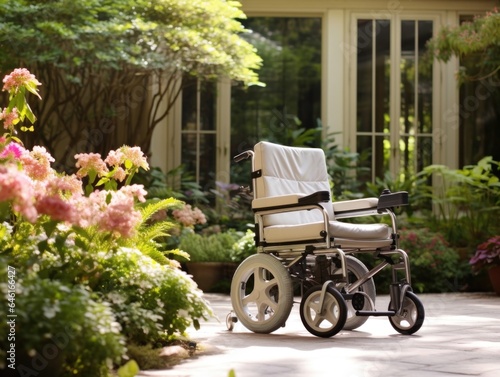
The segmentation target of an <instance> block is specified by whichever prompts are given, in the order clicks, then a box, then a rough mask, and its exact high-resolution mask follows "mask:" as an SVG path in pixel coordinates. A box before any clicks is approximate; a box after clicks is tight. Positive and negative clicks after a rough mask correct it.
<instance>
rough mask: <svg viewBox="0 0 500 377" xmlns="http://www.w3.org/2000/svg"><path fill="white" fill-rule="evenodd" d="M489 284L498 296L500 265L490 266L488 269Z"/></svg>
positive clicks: (499, 290) (499, 292)
mask: <svg viewBox="0 0 500 377" xmlns="http://www.w3.org/2000/svg"><path fill="white" fill-rule="evenodd" d="M488 274H489V276H490V281H491V286H492V287H493V290H494V291H495V293H496V294H497V295H499V296H500V266H495V267H492V268H490V269H489V270H488Z"/></svg>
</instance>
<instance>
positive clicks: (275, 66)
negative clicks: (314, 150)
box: [231, 17, 322, 156]
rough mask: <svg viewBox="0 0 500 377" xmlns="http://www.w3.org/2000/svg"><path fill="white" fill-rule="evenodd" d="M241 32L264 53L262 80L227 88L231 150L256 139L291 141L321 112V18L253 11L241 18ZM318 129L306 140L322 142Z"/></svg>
mask: <svg viewBox="0 0 500 377" xmlns="http://www.w3.org/2000/svg"><path fill="white" fill-rule="evenodd" d="M242 23H243V24H244V26H245V27H246V28H247V29H250V30H252V31H253V32H252V33H251V34H248V35H246V36H245V37H246V38H247V39H248V40H249V42H250V43H252V44H253V45H254V46H255V47H256V48H257V51H258V53H259V55H260V56H261V57H262V59H263V66H262V68H261V69H260V70H259V77H260V80H261V81H263V82H264V83H265V84H266V86H265V87H258V86H252V87H249V88H243V87H242V86H241V85H237V86H236V87H233V88H232V90H231V95H232V103H231V125H232V127H231V131H232V134H231V148H232V150H231V153H232V155H233V156H234V155H235V154H237V153H239V152H241V151H242V150H245V149H248V148H251V147H253V145H254V144H255V143H256V142H257V141H259V140H264V139H265V140H269V141H273V142H277V143H281V144H287V145H291V144H292V143H293V141H294V139H295V138H296V136H297V134H298V133H300V130H301V129H304V130H307V129H312V128H317V127H318V126H319V125H320V116H321V31H322V28H321V18H288V17H284V18H281V17H276V18H274V17H254V18H252V17H251V18H248V19H246V20H243V21H242ZM320 142H321V141H320V134H318V135H317V138H316V139H315V140H314V141H312V142H311V143H309V144H310V145H315V146H319V145H320Z"/></svg>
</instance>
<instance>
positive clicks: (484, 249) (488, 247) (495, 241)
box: [469, 236, 500, 295]
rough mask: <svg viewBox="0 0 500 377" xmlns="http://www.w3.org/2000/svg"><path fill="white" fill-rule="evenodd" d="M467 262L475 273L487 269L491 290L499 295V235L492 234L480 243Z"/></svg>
mask: <svg viewBox="0 0 500 377" xmlns="http://www.w3.org/2000/svg"><path fill="white" fill-rule="evenodd" d="M469 263H470V265H471V266H472V270H473V271H474V272H476V273H477V272H479V271H481V270H483V269H487V270H488V275H489V277H490V281H491V285H492V286H493V290H494V291H495V292H496V293H497V294H498V295H500V236H493V237H491V238H489V239H488V240H487V241H485V242H483V243H482V244H480V245H479V246H478V247H477V249H476V252H475V254H474V256H473V257H472V258H471V259H470V261H469Z"/></svg>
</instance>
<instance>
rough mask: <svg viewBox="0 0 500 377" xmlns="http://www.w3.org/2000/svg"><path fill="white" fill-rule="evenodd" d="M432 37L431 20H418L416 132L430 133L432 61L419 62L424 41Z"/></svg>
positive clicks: (422, 53)
mask: <svg viewBox="0 0 500 377" xmlns="http://www.w3.org/2000/svg"><path fill="white" fill-rule="evenodd" d="M431 38H432V21H418V56H419V64H418V68H419V69H418V132H419V133H428V134H430V133H432V63H431V65H430V66H424V65H422V64H421V59H422V57H423V56H424V54H425V53H426V43H427V41H428V40H429V39H431Z"/></svg>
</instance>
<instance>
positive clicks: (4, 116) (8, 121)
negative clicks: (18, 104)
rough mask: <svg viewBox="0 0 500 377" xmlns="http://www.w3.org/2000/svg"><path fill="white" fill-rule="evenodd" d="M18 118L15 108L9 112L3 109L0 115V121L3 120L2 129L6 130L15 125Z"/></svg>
mask: <svg viewBox="0 0 500 377" xmlns="http://www.w3.org/2000/svg"><path fill="white" fill-rule="evenodd" d="M18 118H19V115H18V113H17V108H15V107H14V108H13V109H12V110H11V111H10V112H9V110H8V109H7V108H5V109H3V110H2V112H1V113H0V120H3V128H4V129H6V130H8V129H9V128H11V127H12V126H14V124H15V123H16V120H17V119H18Z"/></svg>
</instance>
